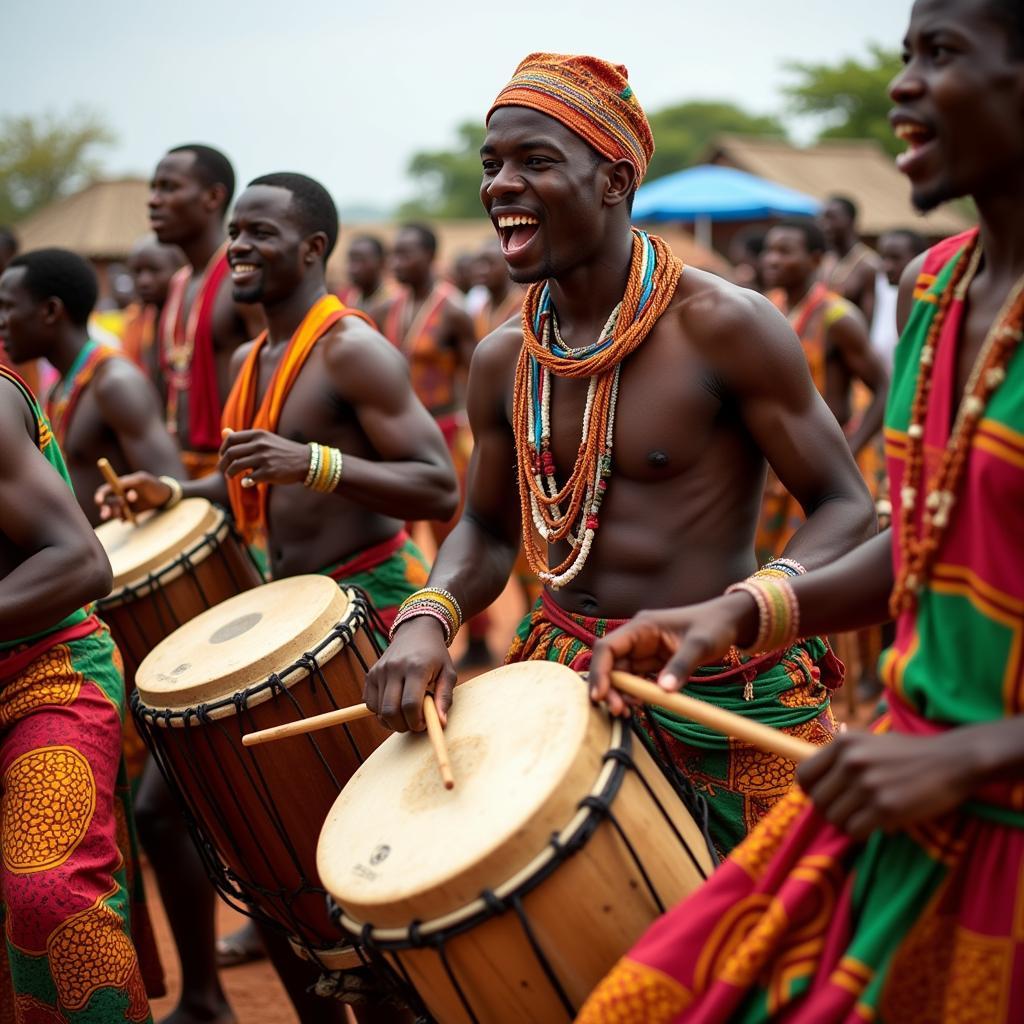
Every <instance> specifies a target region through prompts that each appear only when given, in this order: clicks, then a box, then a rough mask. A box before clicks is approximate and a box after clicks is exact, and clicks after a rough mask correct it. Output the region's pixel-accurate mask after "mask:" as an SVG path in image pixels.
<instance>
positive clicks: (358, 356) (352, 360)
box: [320, 316, 407, 375]
mask: <svg viewBox="0 0 1024 1024" xmlns="http://www.w3.org/2000/svg"><path fill="white" fill-rule="evenodd" d="M320 344H321V345H322V346H323V352H324V360H325V362H326V364H327V369H328V371H330V372H331V373H332V375H333V374H336V373H344V374H353V373H362V372H365V373H389V374H390V373H396V372H401V373H406V372H407V369H406V361H405V357H404V356H403V355H402V353H401V352H399V351H398V349H397V348H395V346H394V345H392V344H391V342H390V341H388V339H387V338H385V337H384V335H383V334H381V332H380V331H379V330H378V329H377V328H376V327H375V326H373V325H372V324H369V323H367V322H366V321H365V320H364V319H363V318H362V317H361V316H343V317H342V318H341V319H340V320H339V321H338V322H337V323H336V324H334V326H333V327H331V328H330V330H328V331H327V333H326V334H325V335H324V336H323V339H322V340H321V342H320Z"/></svg>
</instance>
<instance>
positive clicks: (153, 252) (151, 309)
mask: <svg viewBox="0 0 1024 1024" xmlns="http://www.w3.org/2000/svg"><path fill="white" fill-rule="evenodd" d="M184 262H185V256H184V254H183V253H182V251H181V250H180V249H179V248H178V247H177V246H176V245H163V244H161V243H160V242H159V241H158V240H157V238H156V236H155V235H147V236H145V237H144V238H140V239H139V240H138V241H137V242H136V243H135V245H134V246H132V251H131V252H130V253H129V254H128V273H129V274H130V275H131V278H132V287H133V290H134V298H133V301H132V303H131V305H129V306H128V308H127V309H125V311H124V338H123V344H124V353H125V355H126V356H127V357H128V358H129V359H130V360H131V361H132V362H133V363H135V365H136V366H138V367H140V368H141V369H142V370H143V371H144V372H145V374H146V376H147V377H149V379H150V380H151V381H152V382H153V383H154V384H155V385H156V388H157V391H159V392H160V393H161V398H164V397H165V390H164V384H163V373H162V372H161V368H160V347H159V345H157V343H156V325H157V323H158V322H159V320H160V314H161V313H162V312H163V308H164V305H165V304H166V302H167V293H168V291H169V289H170V285H171V279H172V278H173V277H174V275H175V274H176V273H177V272H178V271H179V270H180V269H181V266H182V264H183V263H184Z"/></svg>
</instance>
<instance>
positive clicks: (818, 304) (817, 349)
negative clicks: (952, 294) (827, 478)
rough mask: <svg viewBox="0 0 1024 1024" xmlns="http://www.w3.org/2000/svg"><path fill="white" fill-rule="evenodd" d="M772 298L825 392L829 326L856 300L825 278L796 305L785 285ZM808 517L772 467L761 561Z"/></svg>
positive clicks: (778, 551) (778, 550)
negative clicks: (789, 304) (790, 302)
mask: <svg viewBox="0 0 1024 1024" xmlns="http://www.w3.org/2000/svg"><path fill="white" fill-rule="evenodd" d="M768 298H769V299H770V300H771V301H772V303H773V304H774V305H775V306H776V308H777V309H778V310H779V311H780V312H781V313H783V314H785V316H786V317H787V318H788V319H789V322H790V323H791V324H792V326H793V330H794V332H795V333H796V336H797V337H798V338H799V339H800V345H801V346H802V348H803V350H804V357H805V358H806V360H807V367H808V369H809V370H810V371H811V380H813V381H814V386H815V387H816V388H817V389H818V392H819V393H820V394H821V395H823V396H824V394H825V388H826V384H827V380H826V369H827V363H828V345H827V338H828V330H829V328H830V327H831V326H832V325H833V324H834V323H835V322H836V321H837V320H839V319H841V318H842V317H844V316H846V315H847V314H848V313H849V312H850V311H851V310H852V309H853V306H852V304H851V303H850V302H849V301H848V300H847V299H844V298H843V297H842V296H841V295H837V294H836V293H835V292H834V291H830V290H829V288H828V287H827V286H826V285H825V284H823V283H822V282H821V281H819V282H817V283H816V284H815V285H813V286H812V288H811V290H810V291H809V292H808V293H807V296H806V297H805V298H804V300H803V301H802V302H800V303H798V304H797V305H796V306H794V307H793V308H792V309H789V308H787V303H786V294H785V292H784V291H782V290H781V289H777V290H775V291H772V292H770V293H769V294H768ZM868 447H869V448H870V446H868ZM865 468H867V470H868V472H869V474H870V475H871V477H872V479H876V478H877V473H876V471H875V470H874V468H873V466H872V465H867V466H866V467H862V472H863V471H864V469H865ZM874 493H876V491H875V490H872V494H874ZM804 519H805V517H804V512H803V509H802V508H801V507H800V503H799V502H798V501H797V500H796V498H794V497H793V496H792V495H791V494H790V493H789V491H787V490H786V488H785V487H784V486H783V485H782V483H781V481H780V480H779V478H778V477H777V476H776V475H775V473H774V472H773V471H772V470H771V469H770V468H769V470H768V479H767V480H766V481H765V485H764V500H763V502H762V505H761V519H760V522H759V524H758V528H757V539H756V541H755V548H756V549H757V559H758V562H759V563H760V564H761V565H764V564H765V562H770V561H771V560H772V559H773V558H778V557H779V556H780V555H782V553H783V551H784V550H785V548H786V545H787V544H788V543H789V542H790V540H791V539H792V537H793V534H794V533H796V531H797V530H799V529H800V527H801V526H803V524H804Z"/></svg>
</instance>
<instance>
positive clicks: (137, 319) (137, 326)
mask: <svg viewBox="0 0 1024 1024" xmlns="http://www.w3.org/2000/svg"><path fill="white" fill-rule="evenodd" d="M157 319H158V311H157V308H156V306H154V305H152V303H146V304H143V303H141V302H133V303H132V304H131V305H130V306H129V307H128V308H127V309H126V310H125V311H124V337H123V338H122V339H121V343H122V348H123V351H124V354H125V355H126V356H127V357H128V358H129V359H130V360H131V361H132V362H133V363H134V364H135V365H136V366H137V367H138V368H139V369H140V370H143V371H145V373H146V374H147V376H148V375H149V374H150V373H151V371H152V368H153V361H152V352H153V346H154V345H156V324H157Z"/></svg>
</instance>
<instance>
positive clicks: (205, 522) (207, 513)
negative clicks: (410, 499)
mask: <svg viewBox="0 0 1024 1024" xmlns="http://www.w3.org/2000/svg"><path fill="white" fill-rule="evenodd" d="M96 536H97V537H98V538H99V541H100V543H101V544H102V545H103V549H104V551H106V553H107V557H108V558H109V559H110V565H111V568H112V570H113V574H114V586H113V590H112V591H111V593H110V594H109V595H108V596H107V597H105V598H103V599H102V600H100V601H99V602H97V608H98V611H99V614H100V616H101V617H102V619H103V620H104V621H105V622H106V623H107V625H109V626H110V630H111V632H112V633H113V635H114V639H115V640H116V641H117V645H118V647H119V648H120V649H121V654H122V655H123V657H124V664H125V678H126V681H127V683H128V685H129V687H130V686H131V685H132V683H133V682H134V679H135V675H136V673H137V671H138V668H139V665H140V664H141V663H142V660H143V659H144V658H145V657H146V655H148V654H149V652H150V651H151V650H153V648H154V647H156V645H157V644H159V643H160V641H161V640H164V639H166V637H168V636H169V635H170V634H171V633H173V632H174V630H176V629H177V628H178V627H179V626H181V625H183V624H184V623H186V622H188V621H189V620H190V619H191V618H193V617H194V616H196V615H198V614H199V613H200V612H202V611H205V610H206V609H207V608H210V607H212V606H214V605H217V604H219V603H220V602H222V601H226V600H227V599H228V598H229V597H234V596H235V595H236V594H239V593H241V592H243V591H245V590H249V589H251V588H253V587H257V586H259V585H260V584H261V583H262V582H263V580H262V578H261V577H260V574H259V571H258V570H257V569H256V566H255V565H254V564H253V562H252V559H251V558H250V557H249V554H248V552H247V551H246V549H245V547H244V545H243V544H242V543H241V541H240V540H239V539H238V538H237V537H236V536H235V534H234V533H233V532H232V530H231V529H230V526H229V524H228V520H227V516H226V514H225V512H224V511H223V510H222V509H219V508H218V507H217V506H216V505H213V504H211V503H210V502H208V501H206V500H205V499H204V498H186V499H185V500H184V501H182V502H180V503H179V504H178V505H176V506H175V507H174V508H173V509H170V510H169V511H167V512H152V513H149V512H147V513H143V514H142V515H140V516H139V525H138V526H132V525H131V524H129V523H124V522H121V521H120V520H112V521H110V522H106V523H102V524H101V525H100V526H98V527H97V528H96Z"/></svg>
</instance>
